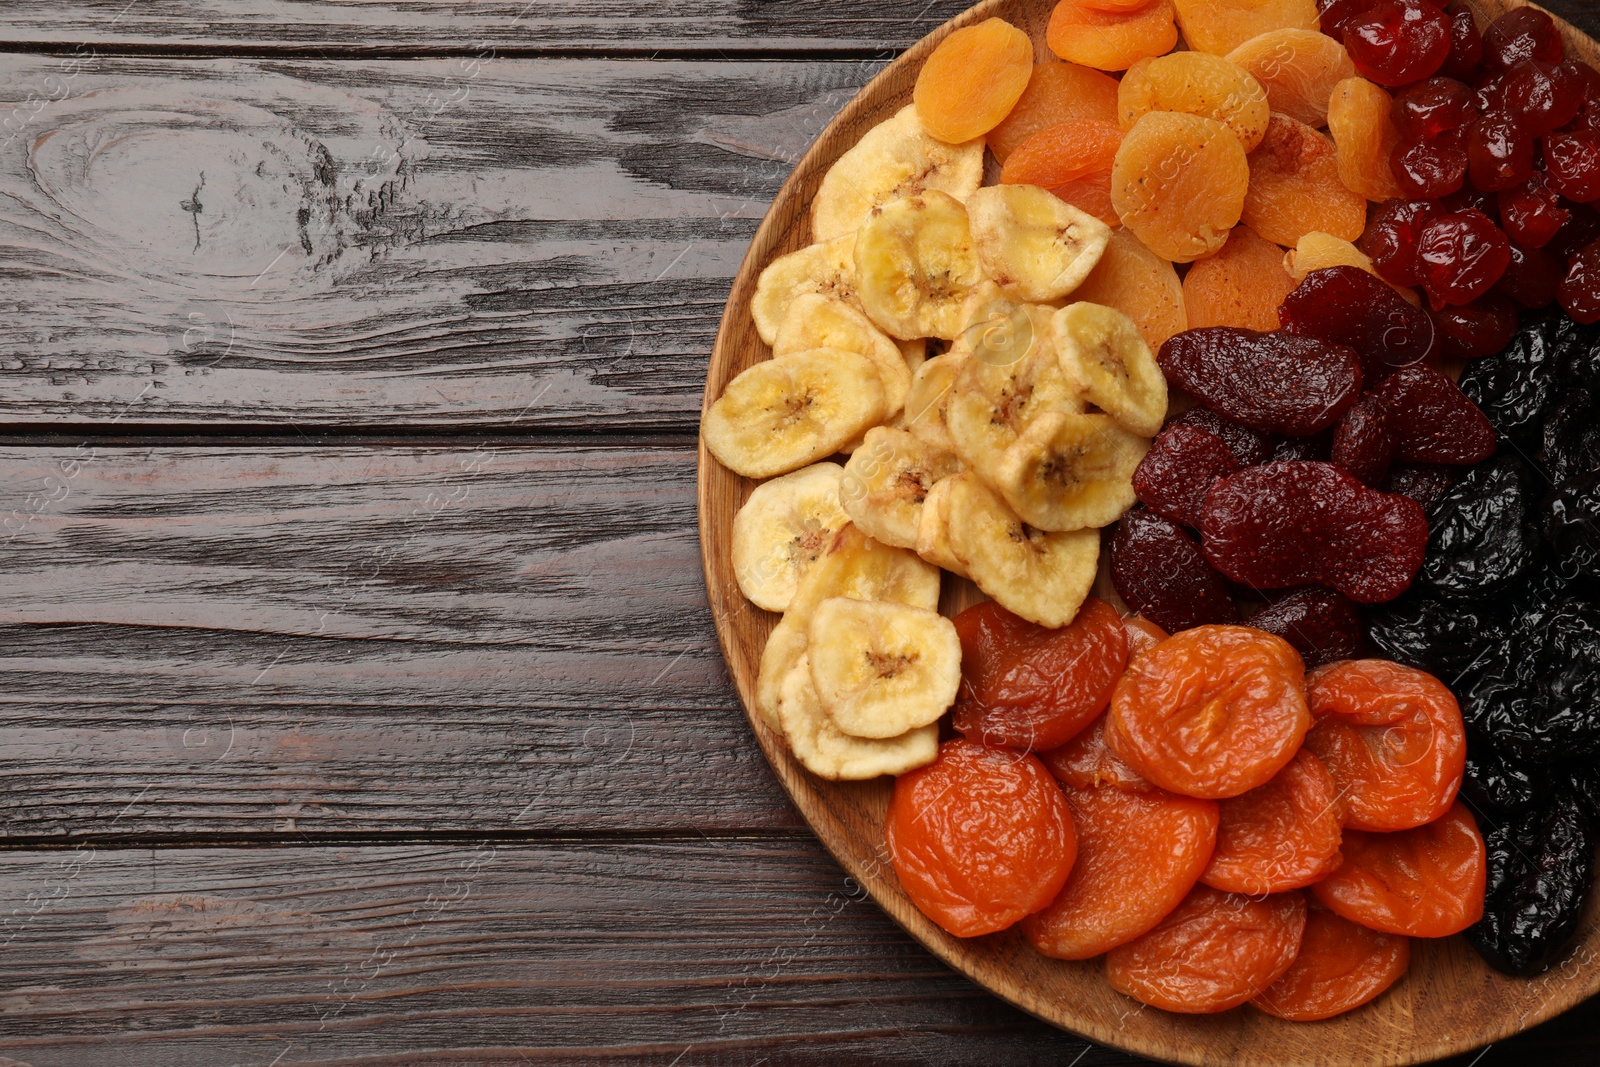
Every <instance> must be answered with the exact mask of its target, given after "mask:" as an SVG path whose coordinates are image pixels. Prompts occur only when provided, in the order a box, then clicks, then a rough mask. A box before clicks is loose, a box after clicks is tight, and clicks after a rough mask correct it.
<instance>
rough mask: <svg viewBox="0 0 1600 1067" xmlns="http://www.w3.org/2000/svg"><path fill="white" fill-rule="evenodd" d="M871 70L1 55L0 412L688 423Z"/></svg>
mask: <svg viewBox="0 0 1600 1067" xmlns="http://www.w3.org/2000/svg"><path fill="white" fill-rule="evenodd" d="M370 6H372V5H362V10H363V11H365V10H366V9H367V8H368V7H370ZM878 68H879V64H878V63H876V62H873V61H862V62H761V63H756V62H751V63H722V62H716V63H681V62H654V63H653V62H604V61H594V60H588V61H548V60H541V61H530V60H507V59H502V60H490V61H485V62H477V61H470V60H443V59H437V60H428V61H416V62H317V61H259V62H246V61H237V60H182V59H152V60H127V59H123V60H114V59H106V58H96V57H90V56H84V57H78V58H68V59H63V60H56V59H51V58H47V57H40V56H16V55H11V56H0V279H3V280H4V282H5V297H4V307H5V309H6V319H7V322H8V325H10V326H11V328H10V329H8V330H6V331H5V334H4V336H3V337H0V422H12V423H43V422H57V423H59V422H62V421H77V422H99V423H108V422H111V421H113V420H116V421H118V422H120V423H122V424H129V423H157V422H159V423H179V422H188V423H200V424H219V423H226V424H237V423H239V422H241V421H248V422H255V423H275V424H279V425H286V424H289V423H295V424H302V425H303V424H321V423H337V424H341V425H346V426H375V425H378V426H381V425H396V424H401V423H403V424H404V425H405V426H408V427H416V426H418V425H423V424H434V425H452V424H454V425H462V424H482V423H487V422H495V423H499V424H502V425H505V424H515V425H516V426H518V427H520V428H527V429H532V428H550V427H555V428H569V429H593V428H597V427H607V426H613V427H616V426H625V427H628V428H632V429H640V428H660V429H670V430H674V431H683V430H689V429H692V428H693V426H694V425H695V422H696V418H697V416H698V411H699V404H700V391H701V388H702V385H703V380H704V373H705V365H706V358H707V354H708V353H709V351H710V348H711V343H712V339H713V336H714V333H715V330H716V326H717V323H718V321H719V319H720V317H721V314H722V306H723V302H724V300H725V299H726V295H727V288H728V285H729V280H730V279H731V277H732V275H733V273H734V271H735V269H736V267H737V265H738V263H739V260H740V258H741V257H742V256H743V255H744V251H745V248H746V246H747V245H748V243H749V238H750V235H751V233H752V232H753V230H754V227H755V225H756V222H757V220H758V219H759V218H760V217H761V215H762V214H763V213H764V212H765V210H766V206H767V204H768V202H769V201H770V199H771V197H772V196H773V194H774V193H775V192H776V190H777V189H778V187H779V186H780V185H781V184H782V182H783V180H784V179H785V177H787V174H788V172H789V169H790V167H791V166H792V162H793V160H794V159H796V158H798V156H799V155H800V154H801V153H802V152H803V150H804V149H805V147H806V146H807V145H808V144H809V143H810V141H811V140H812V139H813V137H814V135H815V134H816V133H817V132H818V131H819V130H820V129H821V128H822V127H823V126H824V125H825V124H826V123H827V121H828V120H829V119H831V117H832V116H833V114H834V113H835V112H836V111H837V109H838V108H839V107H841V106H842V105H843V104H844V103H845V102H846V101H847V100H848V99H849V98H850V96H851V95H852V94H853V93H854V92H855V91H856V89H857V88H858V87H859V86H861V85H862V84H864V83H865V82H866V81H867V80H868V79H869V78H870V77H871V76H872V74H873V73H874V72H875V71H876V70H877V69H878ZM30 101H31V102H30Z"/></svg>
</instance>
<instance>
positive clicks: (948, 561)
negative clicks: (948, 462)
mask: <svg viewBox="0 0 1600 1067" xmlns="http://www.w3.org/2000/svg"><path fill="white" fill-rule="evenodd" d="M954 483H955V478H954V477H953V476H952V477H950V478H946V479H944V480H943V481H939V482H934V483H933V488H932V489H929V490H928V496H927V499H925V500H924V501H923V502H922V514H921V515H920V516H918V521H917V555H919V556H921V557H922V558H923V559H925V560H927V561H928V562H929V563H931V564H933V565H934V566H935V567H943V568H944V569H945V570H947V571H949V572H950V573H951V574H953V575H955V576H956V577H957V578H967V577H969V575H968V574H967V568H966V567H965V566H964V565H963V564H962V562H961V561H960V560H959V559H957V558H956V554H955V550H954V549H952V548H951V547H950V518H949V515H948V510H949V505H950V490H951V488H952V487H953V486H954Z"/></svg>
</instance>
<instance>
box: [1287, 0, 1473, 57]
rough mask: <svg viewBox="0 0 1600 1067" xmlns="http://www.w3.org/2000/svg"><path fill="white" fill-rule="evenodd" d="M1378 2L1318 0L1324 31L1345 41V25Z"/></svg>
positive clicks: (1367, 0)
mask: <svg viewBox="0 0 1600 1067" xmlns="http://www.w3.org/2000/svg"><path fill="white" fill-rule="evenodd" d="M1377 4H1378V0H1317V7H1318V8H1320V9H1321V13H1322V20H1321V25H1322V32H1323V33H1325V34H1327V35H1328V36H1329V37H1332V38H1333V39H1334V40H1336V41H1339V42H1340V43H1343V42H1344V31H1345V27H1346V26H1348V25H1349V24H1350V22H1351V20H1352V19H1354V18H1356V17H1357V16H1358V15H1362V14H1365V13H1366V12H1367V11H1369V10H1371V9H1372V8H1374V7H1376V6H1377ZM1480 50H1481V45H1480Z"/></svg>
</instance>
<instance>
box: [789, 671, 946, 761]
mask: <svg viewBox="0 0 1600 1067" xmlns="http://www.w3.org/2000/svg"><path fill="white" fill-rule="evenodd" d="M778 718H779V721H780V722H781V724H782V726H783V735H784V737H785V738H787V739H788V741H789V749H790V751H792V752H793V753H794V754H795V758H796V759H798V760H799V761H800V763H801V764H802V765H803V766H804V767H805V768H806V770H808V771H810V772H811V773H812V774H815V775H816V776H817V777H819V778H827V779H829V780H831V781H836V782H854V781H863V780H865V779H868V778H876V777H878V776H879V775H883V774H904V773H905V772H907V771H910V770H915V769H916V768H918V767H924V766H926V765H928V764H930V763H932V762H933V761H934V759H935V758H937V757H938V755H939V727H938V725H937V724H931V725H928V726H922V727H918V728H917V729H915V730H908V731H906V732H905V733H903V734H901V735H900V736H898V737H886V738H882V739H872V738H865V737H851V736H850V735H849V734H847V733H845V732H844V731H843V730H840V729H839V727H838V726H836V725H834V722H833V720H832V719H830V718H829V717H828V714H827V712H825V711H823V710H822V701H821V699H820V698H819V697H818V696H817V687H816V686H815V685H813V684H812V681H811V657H810V656H808V655H802V656H801V657H800V660H799V662H797V663H796V664H795V665H794V667H793V668H792V669H791V670H790V671H789V673H788V674H786V675H784V679H783V686H782V689H781V693H780V698H779V703H778Z"/></svg>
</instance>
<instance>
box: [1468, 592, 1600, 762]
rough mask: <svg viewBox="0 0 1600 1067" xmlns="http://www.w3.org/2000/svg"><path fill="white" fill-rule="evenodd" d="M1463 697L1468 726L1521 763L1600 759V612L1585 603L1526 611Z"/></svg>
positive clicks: (1473, 677)
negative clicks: (1485, 736) (1522, 760)
mask: <svg viewBox="0 0 1600 1067" xmlns="http://www.w3.org/2000/svg"><path fill="white" fill-rule="evenodd" d="M1459 696H1460V697H1461V713H1462V715H1463V717H1464V718H1465V719H1466V721H1467V722H1468V723H1469V724H1470V725H1471V726H1472V727H1474V728H1475V729H1477V730H1478V731H1480V732H1481V733H1484V734H1487V735H1488V736H1489V738H1490V739H1491V740H1493V742H1494V743H1495V745H1497V746H1498V747H1499V748H1500V749H1501V750H1502V751H1504V752H1507V753H1509V754H1510V755H1512V756H1513V757H1515V758H1518V759H1524V760H1528V761H1530V762H1537V763H1544V764H1551V763H1559V762H1561V761H1562V760H1567V759H1574V758H1584V757H1590V756H1594V755H1597V754H1600V609H1597V608H1595V607H1593V606H1592V605H1589V604H1586V603H1584V602H1582V601H1579V600H1567V601H1565V602H1560V601H1558V602H1556V603H1555V604H1554V606H1552V605H1550V604H1547V603H1531V604H1527V605H1525V606H1523V607H1522V608H1521V609H1520V610H1519V611H1518V612H1517V613H1516V614H1515V617H1514V618H1513V620H1512V622H1511V633H1510V636H1509V637H1507V638H1506V640H1505V641H1503V642H1501V644H1500V645H1499V646H1497V647H1496V648H1494V649H1491V650H1490V651H1489V653H1488V654H1487V655H1485V656H1484V661H1483V663H1482V664H1481V665H1480V666H1478V667H1477V668H1475V669H1474V670H1473V671H1472V673H1471V677H1470V678H1469V679H1468V680H1467V681H1466V682H1465V683H1464V684H1463V685H1462V687H1461V689H1460V691H1459Z"/></svg>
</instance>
